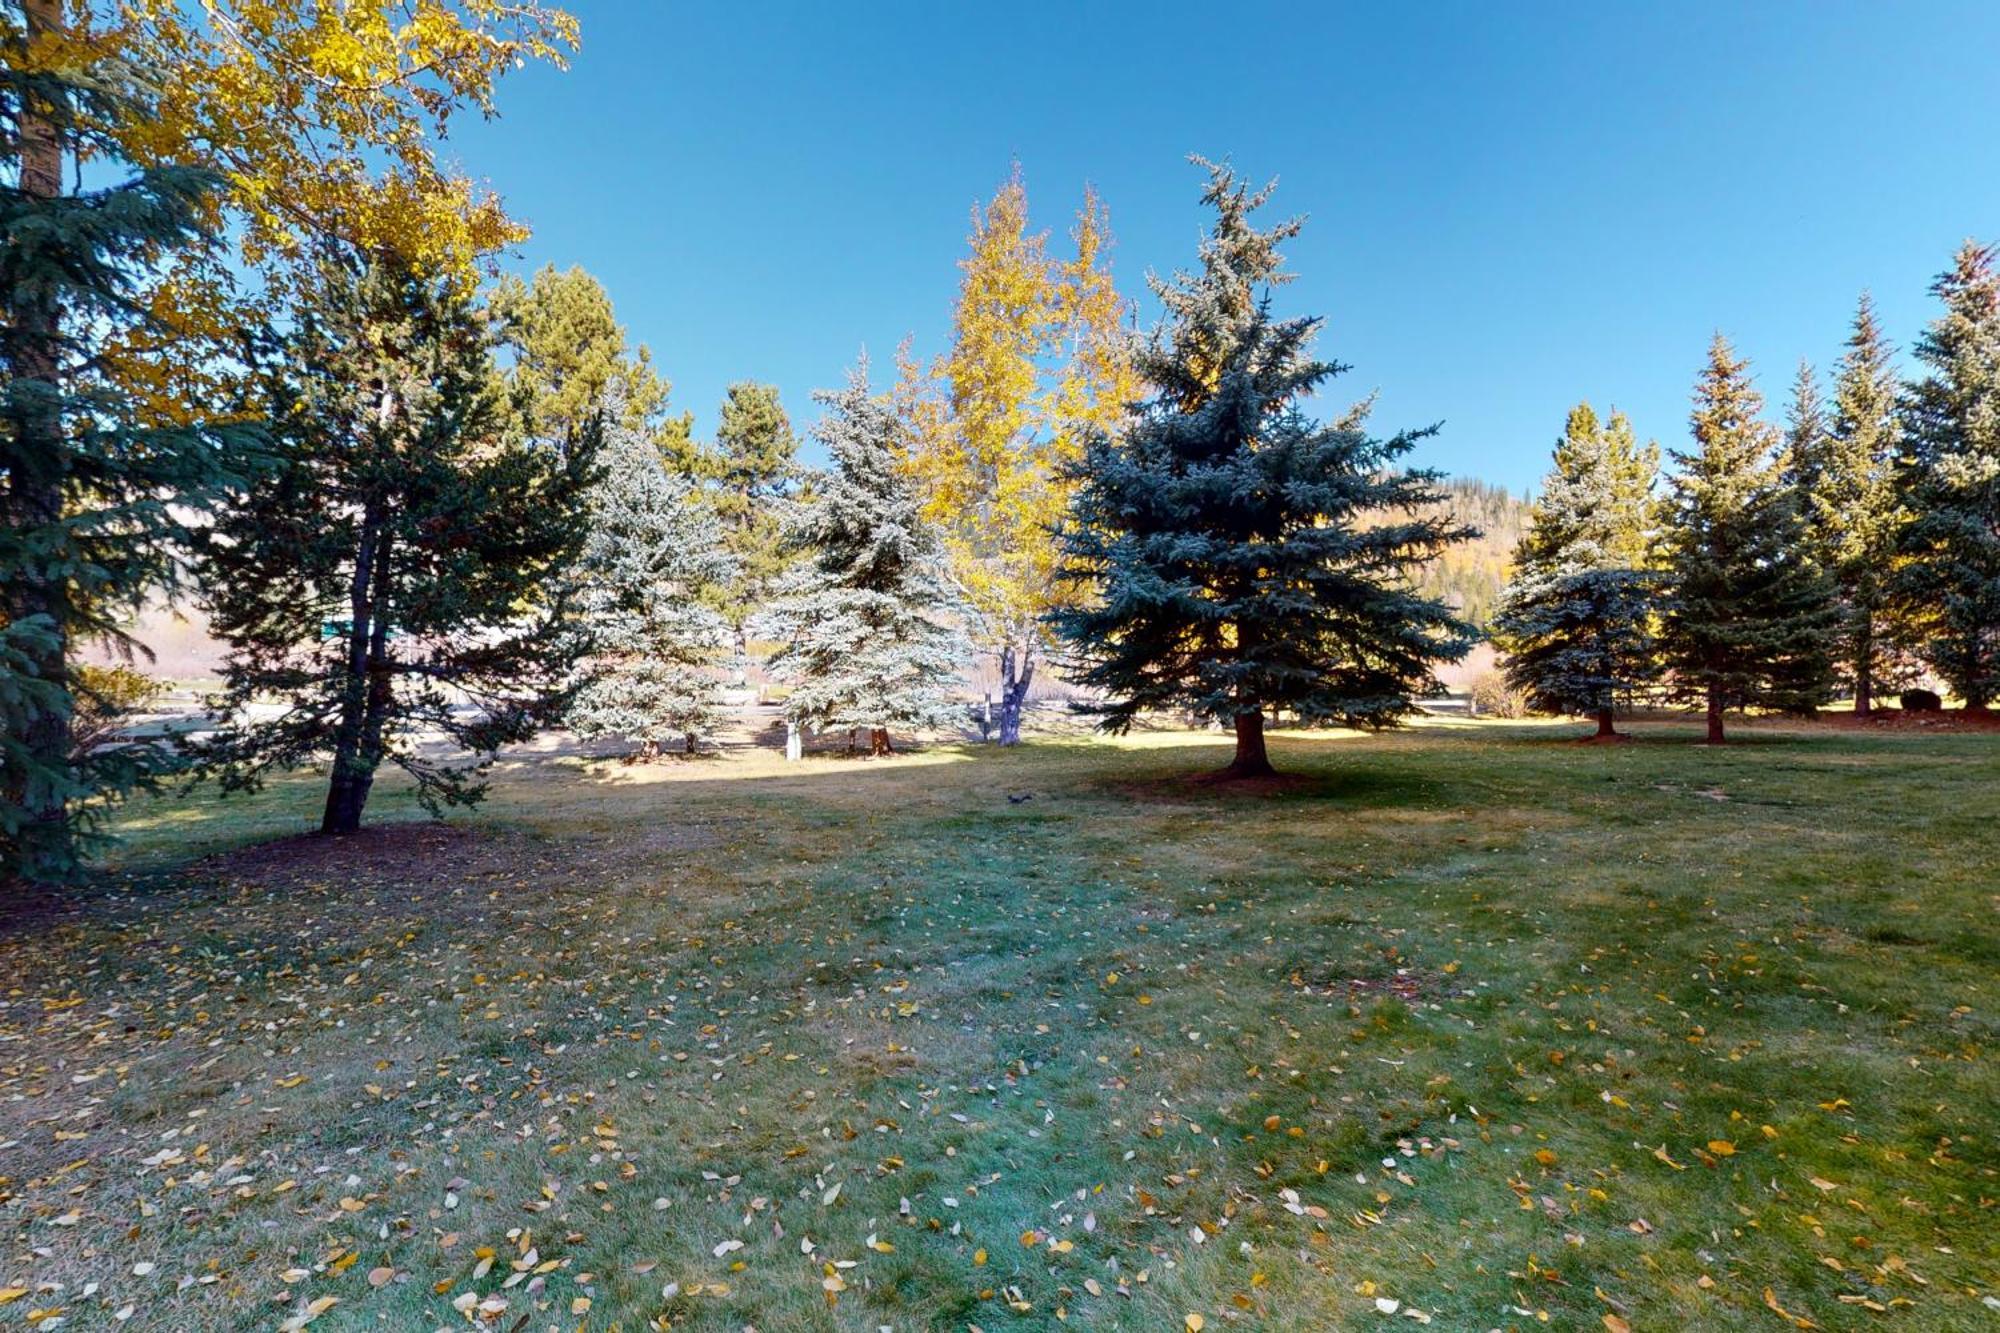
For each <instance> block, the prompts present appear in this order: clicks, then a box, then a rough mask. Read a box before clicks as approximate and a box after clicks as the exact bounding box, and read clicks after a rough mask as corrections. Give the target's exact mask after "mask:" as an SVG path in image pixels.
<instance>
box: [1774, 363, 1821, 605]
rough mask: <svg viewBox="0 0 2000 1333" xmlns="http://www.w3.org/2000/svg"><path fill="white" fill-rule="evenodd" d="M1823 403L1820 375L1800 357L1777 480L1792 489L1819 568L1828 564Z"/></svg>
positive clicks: (1786, 412) (1786, 417)
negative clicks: (1823, 499) (1821, 515)
mask: <svg viewBox="0 0 2000 1333" xmlns="http://www.w3.org/2000/svg"><path fill="white" fill-rule="evenodd" d="M1827 432H1828V423H1827V419H1826V401H1825V399H1823V398H1822V397H1821V396H1820V391H1819V376H1818V374H1816V373H1815V372H1814V370H1813V368H1812V363H1811V362H1810V361H1807V360H1805V359H1803V358H1801V359H1800V361H1799V369H1798V373H1797V374H1796V375H1794V376H1793V377H1792V401H1791V403H1790V405H1789V406H1788V407H1787V408H1786V409H1785V457H1784V465H1783V466H1782V467H1781V468H1780V469H1779V476H1780V479H1781V480H1782V481H1783V482H1784V484H1785V485H1786V486H1788V487H1790V488H1791V491H1792V496H1793V499H1794V500H1795V501H1796V502H1797V504H1798V507H1799V516H1800V517H1801V518H1802V519H1804V520H1805V531H1806V540H1807V543H1808V545H1809V547H1810V549H1811V551H1812V555H1813V558H1814V559H1815V560H1817V561H1819V562H1820V564H1821V565H1822V567H1824V566H1825V565H1826V564H1827V563H1828V543H1827V533H1826V531H1825V530H1824V528H1823V526H1822V525H1821V522H1820V519H1819V512H1820V509H1821V508H1822V505H1821V504H1820V498H1819V497H1820V492H1821V489H1822V488H1823V487H1824V486H1825V484H1826V473H1827V453H1828V450H1829V448H1830V446H1831V441H1830V440H1829V438H1828V433H1827Z"/></svg>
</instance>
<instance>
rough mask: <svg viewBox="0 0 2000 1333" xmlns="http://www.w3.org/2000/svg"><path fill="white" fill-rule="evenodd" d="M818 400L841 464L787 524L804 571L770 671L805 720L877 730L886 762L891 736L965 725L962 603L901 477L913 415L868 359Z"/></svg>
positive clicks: (783, 618) (777, 633)
mask: <svg viewBox="0 0 2000 1333" xmlns="http://www.w3.org/2000/svg"><path fill="white" fill-rule="evenodd" d="M814 398H815V401H817V402H819V403H820V404H821V405H822V406H824V407H825V408H826V416H825V417H824V418H823V419H822V420H821V422H820V424H819V426H818V428H817V429H816V430H815V431H814V434H815V435H816V437H817V438H818V439H819V441H820V443H821V444H822V445H824V446H825V447H826V450H827V452H828V453H829V454H830V455H831V456H832V460H833V467H832V469H831V471H829V472H828V473H826V474H825V475H824V476H823V477H820V478H816V479H815V481H814V484H813V487H812V493H811V494H810V495H809V497H808V498H807V499H806V500H805V502H804V503H803V504H801V505H799V506H797V507H796V508H795V509H794V510H793V511H792V513H791V514H790V516H789V519H788V521H787V524H786V529H785V533H786V544H787V548H788V550H789V551H791V552H792V553H793V554H794V555H795V556H796V557H798V563H797V564H795V565H794V566H793V568H792V569H791V571H790V572H789V573H788V574H786V575H785V577H784V580H783V582H782V584H781V586H780V587H779V590H778V597H777V600H776V601H775V602H774V603H773V604H772V606H771V607H770V609H769V611H768V614H767V622H768V626H769V632H770V633H771V635H772V636H773V637H775V638H777V639H779V640H781V641H782V643H783V646H782V647H781V648H780V649H779V650H778V653H777V655H776V656H775V657H773V658H772V662H771V665H772V673H773V675H774V676H775V677H776V678H777V679H778V680H779V681H780V682H782V683H784V684H787V685H790V686H791V687H792V692H791V695H790V697H789V698H788V699H787V700H786V701H785V717H786V719H787V720H788V721H790V722H791V723H792V724H793V725H795V726H799V727H814V728H817V729H819V730H822V731H827V730H841V729H846V730H855V731H859V730H865V731H867V732H868V733H869V748H870V750H871V751H872V752H873V753H875V754H886V753H888V751H889V749H890V743H889V741H890V736H889V734H890V731H891V729H901V728H909V727H942V726H947V725H949V724H950V723H951V722H953V721H954V720H956V716H957V710H955V709H954V707H953V705H952V701H951V693H952V690H953V688H954V687H955V686H956V685H957V683H958V679H959V672H960V670H961V668H962V667H963V665H964V653H963V649H962V638H961V635H960V632H959V630H958V629H957V628H956V627H955V625H954V624H953V621H954V620H955V619H956V617H957V614H958V611H959V609H960V608H959V599H958V597H957V595H956V593H955V592H954V590H953V589H952V587H951V583H950V580H949V577H948V575H947V573H946V561H945V553H944V546H943V543H942V541H941V539H940V538H939V536H938V534H937V532H936V530H935V529H933V528H932V527H931V526H930V525H929V524H928V523H926V522H925V521H924V520H923V518H922V515H921V513H920V511H919V505H918V501H917V497H916V495H915V493H914V491H913V489H912V487H911V485H910V483H909V480H908V479H907V478H906V477H905V476H904V474H903V470H902V463H901V460H902V456H903V447H902V432H903V426H902V421H901V419H900V418H899V417H898V415H897V413H896V410H895V408H894V406H893V405H892V404H891V403H889V402H888V401H886V400H885V399H883V398H879V397H876V396H874V395H872V394H871V393H869V391H868V380H867V367H866V363H865V362H864V363H863V365H862V366H861V368H860V369H857V370H856V371H855V372H854V373H853V375H851V376H850V377H849V380H848V384H847V387H846V388H844V389H841V390H838V391H835V392H827V393H820V394H815V395H814Z"/></svg>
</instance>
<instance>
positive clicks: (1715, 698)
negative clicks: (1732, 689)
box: [1708, 685, 1725, 745]
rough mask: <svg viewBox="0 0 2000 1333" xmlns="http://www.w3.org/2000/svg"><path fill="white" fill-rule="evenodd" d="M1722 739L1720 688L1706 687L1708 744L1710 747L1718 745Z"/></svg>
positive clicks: (1714, 686)
mask: <svg viewBox="0 0 2000 1333" xmlns="http://www.w3.org/2000/svg"><path fill="white" fill-rule="evenodd" d="M1724 739H1725V738H1724V736H1723V734H1722V687H1721V686H1720V685H1711V686H1709V687H1708V743H1709V744H1710V745H1720V744H1722V743H1723V740H1724Z"/></svg>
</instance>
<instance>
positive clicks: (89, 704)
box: [70, 666, 167, 757]
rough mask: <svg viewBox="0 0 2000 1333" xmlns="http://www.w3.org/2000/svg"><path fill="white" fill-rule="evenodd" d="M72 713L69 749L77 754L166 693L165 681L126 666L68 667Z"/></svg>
mask: <svg viewBox="0 0 2000 1333" xmlns="http://www.w3.org/2000/svg"><path fill="white" fill-rule="evenodd" d="M70 684H71V687H72V689H73V691H74V694H75V699H76V705H75V706H76V713H75V716H74V718H73V720H72V721H71V724H70V737H71V739H70V749H71V753H72V754H74V755H76V756H78V757H81V756H83V755H87V754H89V753H90V752H91V751H92V750H95V749H96V748H97V747H98V746H100V745H102V744H104V743H105V742H106V741H108V740H110V739H112V738H113V737H114V736H116V735H117V734H118V731H119V729H120V728H122V727H123V726H124V725H125V723H126V721H127V720H128V719H129V718H131V716H132V715H133V714H134V713H142V712H144V711H145V710H146V709H147V708H148V707H149V706H151V705H152V704H153V703H154V702H155V701H156V700H158V699H159V697H160V696H161V695H162V694H164V693H166V689H167V686H166V682H165V681H161V680H156V679H154V678H153V677H151V676H148V675H146V674H145V673H144V672H142V671H134V670H133V669H132V668H131V667H128V666H111V667H103V666H76V667H72V668H71V669H70Z"/></svg>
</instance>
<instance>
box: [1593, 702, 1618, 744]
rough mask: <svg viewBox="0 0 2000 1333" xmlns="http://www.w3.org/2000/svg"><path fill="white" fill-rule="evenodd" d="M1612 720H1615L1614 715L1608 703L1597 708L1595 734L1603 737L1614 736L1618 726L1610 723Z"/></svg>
mask: <svg viewBox="0 0 2000 1333" xmlns="http://www.w3.org/2000/svg"><path fill="white" fill-rule="evenodd" d="M1614 720H1615V715H1614V714H1613V712H1612V710H1611V705H1610V704H1606V705H1605V706H1604V707H1602V708H1600V709H1598V710H1597V734H1598V735H1599V736H1603V737H1611V736H1616V735H1617V734H1618V728H1617V727H1615V726H1613V725H1612V722H1613V721H1614Z"/></svg>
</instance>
